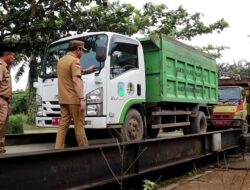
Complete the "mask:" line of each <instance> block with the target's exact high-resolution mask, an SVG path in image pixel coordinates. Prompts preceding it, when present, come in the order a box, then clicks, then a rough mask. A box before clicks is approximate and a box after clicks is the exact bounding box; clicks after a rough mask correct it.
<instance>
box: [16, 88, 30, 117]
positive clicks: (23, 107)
mask: <svg viewBox="0 0 250 190" xmlns="http://www.w3.org/2000/svg"><path fill="white" fill-rule="evenodd" d="M27 100H28V95H27V92H26V91H15V92H13V95H12V114H20V113H24V114H27V113H28V107H27V104H28V103H27Z"/></svg>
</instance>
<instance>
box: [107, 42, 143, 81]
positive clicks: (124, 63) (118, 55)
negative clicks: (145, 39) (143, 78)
mask: <svg viewBox="0 0 250 190" xmlns="http://www.w3.org/2000/svg"><path fill="white" fill-rule="evenodd" d="M138 68H139V66H138V55H137V46H136V45H132V44H125V43H120V44H117V46H116V48H115V49H114V50H113V52H112V54H111V62H110V78H111V79H112V78H115V77H117V76H119V75H121V74H123V73H125V72H128V71H131V70H134V69H138Z"/></svg>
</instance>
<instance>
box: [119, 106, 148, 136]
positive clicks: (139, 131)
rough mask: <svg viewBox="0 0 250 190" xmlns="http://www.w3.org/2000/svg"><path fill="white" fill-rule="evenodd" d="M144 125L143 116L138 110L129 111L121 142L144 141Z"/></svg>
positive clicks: (122, 129)
mask: <svg viewBox="0 0 250 190" xmlns="http://www.w3.org/2000/svg"><path fill="white" fill-rule="evenodd" d="M143 135H144V125H143V120H142V117H141V114H140V113H139V112H138V111H137V110H136V109H131V110H129V111H128V113H127V116H126V118H125V122H124V124H123V126H122V128H121V135H120V140H121V141H134V140H141V139H143Z"/></svg>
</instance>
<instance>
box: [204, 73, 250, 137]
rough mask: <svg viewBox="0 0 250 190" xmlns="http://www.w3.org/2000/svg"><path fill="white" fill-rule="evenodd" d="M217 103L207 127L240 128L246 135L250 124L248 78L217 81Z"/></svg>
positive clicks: (225, 78)
mask: <svg viewBox="0 0 250 190" xmlns="http://www.w3.org/2000/svg"><path fill="white" fill-rule="evenodd" d="M218 94H219V103H218V105H216V106H214V107H213V112H212V115H211V117H210V118H209V119H208V126H209V127H210V128H213V129H225V128H236V127H240V128H241V129H242V133H243V134H247V133H248V128H249V124H250V106H249V104H250V78H240V77H234V78H229V77H223V78H220V79H219V93H218Z"/></svg>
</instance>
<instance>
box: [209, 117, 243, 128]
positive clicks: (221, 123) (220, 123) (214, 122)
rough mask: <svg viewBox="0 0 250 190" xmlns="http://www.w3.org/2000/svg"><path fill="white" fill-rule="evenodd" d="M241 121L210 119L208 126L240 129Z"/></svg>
mask: <svg viewBox="0 0 250 190" xmlns="http://www.w3.org/2000/svg"><path fill="white" fill-rule="evenodd" d="M241 123H242V120H241V119H208V120H207V124H208V126H213V127H240V126H241Z"/></svg>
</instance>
